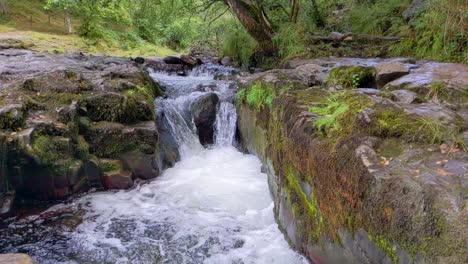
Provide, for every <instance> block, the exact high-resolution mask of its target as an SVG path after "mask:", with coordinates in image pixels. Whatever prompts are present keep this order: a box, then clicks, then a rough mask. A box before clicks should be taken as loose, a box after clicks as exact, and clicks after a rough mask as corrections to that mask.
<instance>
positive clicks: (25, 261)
mask: <svg viewBox="0 0 468 264" xmlns="http://www.w3.org/2000/svg"><path fill="white" fill-rule="evenodd" d="M0 263H2V264H35V263H36V262H35V261H34V260H33V259H32V258H31V257H30V256H28V255H26V254H23V253H11V254H0Z"/></svg>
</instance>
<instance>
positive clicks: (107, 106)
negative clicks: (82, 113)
mask: <svg viewBox="0 0 468 264" xmlns="http://www.w3.org/2000/svg"><path fill="white" fill-rule="evenodd" d="M151 98H152V97H151V96H150V95H149V94H148V95H143V92H138V93H128V94H127V95H121V94H118V93H102V94H98V95H93V96H89V97H86V98H84V99H82V100H80V101H79V105H80V107H83V108H84V109H86V113H87V114H86V115H87V116H88V117H89V118H90V119H91V120H93V121H96V122H98V121H109V122H122V123H126V124H131V123H136V122H137V121H149V120H154V118H155V117H154V106H153V105H152V104H151V103H150V102H152V101H151Z"/></svg>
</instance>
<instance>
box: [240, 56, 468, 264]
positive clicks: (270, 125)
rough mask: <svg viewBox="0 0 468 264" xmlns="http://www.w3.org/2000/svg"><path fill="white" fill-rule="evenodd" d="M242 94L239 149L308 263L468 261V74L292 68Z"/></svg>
mask: <svg viewBox="0 0 468 264" xmlns="http://www.w3.org/2000/svg"><path fill="white" fill-rule="evenodd" d="M240 82H241V83H242V84H243V88H242V89H240V90H239V91H238V94H237V95H238V96H237V97H238V116H239V123H238V127H239V134H240V138H241V140H242V142H243V144H244V146H245V147H246V148H247V149H248V150H249V151H250V152H252V153H255V154H256V155H258V156H259V157H260V158H261V160H262V161H263V164H264V167H265V170H266V171H267V172H268V175H269V182H270V188H271V192H272V195H273V197H274V200H275V213H276V216H277V220H278V222H279V224H280V226H281V228H282V229H283V231H284V233H285V234H286V235H287V237H288V238H289V240H290V242H291V244H292V245H293V246H294V247H295V248H297V249H298V250H299V251H301V252H303V253H304V254H305V255H306V256H308V257H309V259H310V260H312V261H314V262H317V263H323V262H325V263H347V262H350V263H466V262H467V261H468V259H467V256H468V252H467V249H466V245H467V243H468V235H467V233H466V232H465V231H463V230H467V228H468V226H467V223H468V218H467V217H468V210H467V197H466V188H467V180H468V179H467V177H468V155H467V153H466V147H467V144H468V142H467V141H468V140H467V139H468V115H467V114H468V67H467V66H466V65H461V64H451V63H434V62H423V61H412V60H408V59H385V60H382V59H347V58H342V59H313V60H293V61H288V62H286V64H285V69H276V70H271V71H267V72H263V73H259V74H254V75H250V76H246V77H242V78H241V79H240Z"/></svg>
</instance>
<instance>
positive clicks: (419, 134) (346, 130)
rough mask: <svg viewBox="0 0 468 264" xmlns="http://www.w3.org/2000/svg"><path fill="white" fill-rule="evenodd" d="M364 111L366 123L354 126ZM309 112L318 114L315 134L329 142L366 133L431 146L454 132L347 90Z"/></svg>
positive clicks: (329, 97) (434, 122)
mask: <svg viewBox="0 0 468 264" xmlns="http://www.w3.org/2000/svg"><path fill="white" fill-rule="evenodd" d="M364 109H368V111H366V113H365V114H364V116H367V118H368V119H370V120H368V121H366V122H367V123H365V124H364V123H362V122H359V123H358V119H359V118H358V115H359V114H360V113H361V112H362V111H363V110H364ZM309 111H310V112H312V113H315V114H317V115H318V118H317V119H316V120H315V121H314V123H313V126H314V128H315V129H316V131H317V132H318V133H319V134H321V135H323V136H326V137H328V138H330V139H333V140H339V139H340V138H343V137H344V136H349V135H351V134H356V133H366V134H371V135H373V136H377V137H381V138H402V139H404V140H406V141H408V142H421V143H429V144H435V143H441V142H443V141H445V140H447V139H448V138H449V137H450V135H452V134H453V133H456V131H450V130H449V129H448V128H447V127H446V126H444V125H443V124H442V123H440V122H438V121H435V120H432V119H428V118H425V117H422V116H418V115H410V114H407V113H406V112H405V111H404V110H403V109H399V108H394V107H384V106H376V107H375V106H374V105H373V104H372V102H371V100H370V99H369V98H367V97H364V96H362V95H358V94H356V93H352V92H348V91H345V92H338V93H331V94H330V95H329V96H328V97H327V98H326V99H325V100H324V101H323V102H322V103H320V104H319V105H316V106H311V107H309ZM452 138H454V137H452ZM457 142H459V141H457ZM457 145H460V144H459V143H457Z"/></svg>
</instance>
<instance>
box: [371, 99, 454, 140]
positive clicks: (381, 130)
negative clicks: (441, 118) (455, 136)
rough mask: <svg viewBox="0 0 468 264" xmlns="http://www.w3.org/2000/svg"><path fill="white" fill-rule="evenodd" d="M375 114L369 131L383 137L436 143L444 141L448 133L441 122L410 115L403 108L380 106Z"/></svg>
mask: <svg viewBox="0 0 468 264" xmlns="http://www.w3.org/2000/svg"><path fill="white" fill-rule="evenodd" d="M373 115H374V116H373V118H372V119H373V120H374V121H373V123H372V125H371V126H370V127H369V131H370V132H371V134H373V135H375V136H379V137H383V138H387V137H396V138H403V139H405V140H406V141H414V142H422V143H430V144H434V143H440V142H442V141H443V140H444V139H445V138H446V136H447V133H448V130H447V128H446V127H445V126H444V125H442V124H441V123H439V122H436V121H434V120H431V119H428V118H424V117H420V116H413V115H409V114H407V113H406V112H405V111H404V110H403V109H398V108H393V107H387V108H384V107H379V108H377V109H376V110H375V112H374V114H373Z"/></svg>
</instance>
